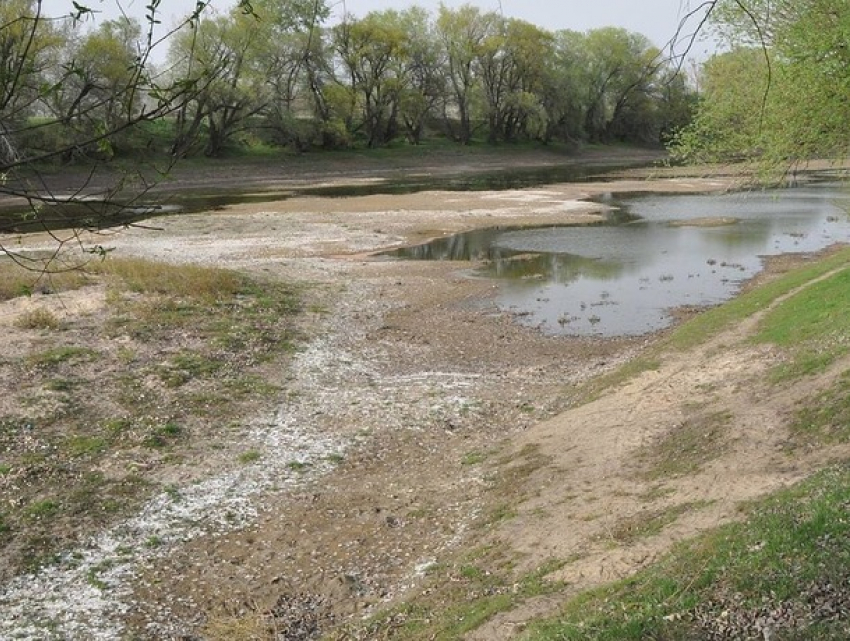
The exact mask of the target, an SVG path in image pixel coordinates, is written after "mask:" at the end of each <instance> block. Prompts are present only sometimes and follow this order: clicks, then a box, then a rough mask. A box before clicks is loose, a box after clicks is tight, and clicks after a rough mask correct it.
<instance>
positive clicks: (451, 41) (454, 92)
mask: <svg viewBox="0 0 850 641" xmlns="http://www.w3.org/2000/svg"><path fill="white" fill-rule="evenodd" d="M499 20H500V17H499V15H498V14H496V13H492V12H490V13H481V10H480V9H478V8H477V7H473V6H472V5H469V4H465V5H463V6H461V7H460V8H458V9H455V10H452V9H449V8H447V7H445V6H444V5H441V6H440V11H439V15H438V17H437V34H438V36H439V38H440V40H441V45H442V47H443V48H444V49H445V51H446V60H445V65H446V68H445V76H446V78H447V79H448V85H449V87H450V94H451V100H449V101H446V104H445V108H444V118H445V122H446V127H447V129H448V130H449V132H450V133H451V134H452V135H453V137H454V138H455V139H456V140H457V141H458V142H461V143H463V144H468V143H469V142H470V141H471V140H472V116H471V112H472V95H473V91H474V89H475V87H476V85H477V77H476V74H475V69H474V68H475V63H476V60H477V58H478V55H479V53H480V47H481V45H482V43H483V42H484V40H485V38H487V36H488V35H491V34H492V33H493V26H494V25H497V24H498V23H499ZM455 116H456V120H457V121H458V123H459V130H457V131H455V128H454V127H453V126H452V122H453V121H454V120H455Z"/></svg>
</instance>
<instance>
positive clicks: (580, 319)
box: [398, 183, 850, 336]
mask: <svg viewBox="0 0 850 641" xmlns="http://www.w3.org/2000/svg"><path fill="white" fill-rule="evenodd" d="M605 203H606V204H608V205H610V206H612V207H614V208H615V212H616V213H615V215H612V217H611V218H610V220H608V221H606V222H605V223H603V224H600V225H594V226H568V227H546V228H532V229H492V230H479V231H476V232H471V233H469V234H461V235H457V236H452V237H449V238H442V239H439V240H438V241H434V242H433V243H430V244H428V245H423V246H421V247H417V248H410V249H408V250H405V251H403V252H399V253H398V255H401V256H404V257H408V258H420V259H431V260H435V259H442V260H446V259H451V260H484V261H486V264H485V265H484V266H483V267H482V268H481V273H482V274H483V275H486V276H488V277H492V278H496V279H498V280H499V281H500V282H501V287H500V293H499V295H498V298H497V302H498V304H499V305H500V307H502V308H503V309H507V310H511V311H513V312H516V313H517V314H518V316H519V318H520V319H521V322H523V323H528V324H531V325H534V326H538V327H540V328H541V329H542V330H543V331H545V332H547V333H552V334H572V335H605V336H618V335H639V334H643V333H646V332H650V331H654V330H657V329H661V328H663V327H666V326H667V325H669V323H670V322H671V319H670V316H669V311H670V309H671V308H675V307H680V306H683V305H693V306H704V305H714V304H717V303H720V302H722V301H724V300H727V299H729V298H731V297H732V296H734V295H735V294H736V293H737V291H738V289H739V287H740V285H741V283H742V282H743V281H744V280H746V279H748V278H751V277H752V276H754V275H755V274H756V273H758V271H759V270H760V269H761V267H762V257H763V256H768V255H776V254H782V253H789V252H812V251H818V250H820V249H823V248H824V247H826V246H828V245H830V244H833V243H835V242H842V241H846V240H847V239H848V238H850V222H849V221H848V216H847V212H848V211H850V199H848V194H847V193H846V192H845V191H844V189H843V188H842V186H841V185H840V184H838V183H829V184H818V185H809V186H805V187H797V188H793V189H784V190H768V191H760V192H747V193H737V194H722V195H716V194H715V195H685V196H683V195H634V196H630V197H625V198H620V199H618V200H614V199H611V198H610V197H609V198H608V199H606V200H605Z"/></svg>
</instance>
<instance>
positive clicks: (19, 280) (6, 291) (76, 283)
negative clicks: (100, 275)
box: [0, 259, 91, 302]
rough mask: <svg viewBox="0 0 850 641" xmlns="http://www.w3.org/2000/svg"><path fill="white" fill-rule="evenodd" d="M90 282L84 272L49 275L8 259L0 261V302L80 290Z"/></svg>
mask: <svg viewBox="0 0 850 641" xmlns="http://www.w3.org/2000/svg"><path fill="white" fill-rule="evenodd" d="M90 282H91V279H90V278H89V277H88V275H87V274H86V273H85V272H84V271H83V270H71V271H67V272H59V273H47V272H44V271H41V270H39V269H27V268H25V267H22V266H21V265H18V264H16V263H14V262H12V261H11V260H8V259H5V260H4V259H0V302H3V301H6V300H11V299H13V298H18V297H19V296H30V295H32V294H34V293H36V292H44V293H49V292H62V291H68V290H72V289H79V288H80V287H84V286H85V285H87V284H89V283H90Z"/></svg>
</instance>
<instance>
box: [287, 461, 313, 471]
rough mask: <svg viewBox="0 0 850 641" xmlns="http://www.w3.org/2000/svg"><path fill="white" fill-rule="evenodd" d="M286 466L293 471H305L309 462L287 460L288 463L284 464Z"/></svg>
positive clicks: (308, 466)
mask: <svg viewBox="0 0 850 641" xmlns="http://www.w3.org/2000/svg"><path fill="white" fill-rule="evenodd" d="M286 468H287V469H288V470H292V471H293V472H306V471H307V470H308V469H310V463H308V462H306V461H289V463H287V464H286Z"/></svg>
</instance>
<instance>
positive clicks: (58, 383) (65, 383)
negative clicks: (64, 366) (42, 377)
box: [44, 378, 79, 392]
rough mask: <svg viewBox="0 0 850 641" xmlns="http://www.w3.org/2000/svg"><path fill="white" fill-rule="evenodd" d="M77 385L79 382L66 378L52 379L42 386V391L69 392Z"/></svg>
mask: <svg viewBox="0 0 850 641" xmlns="http://www.w3.org/2000/svg"><path fill="white" fill-rule="evenodd" d="M78 384H79V381H76V380H72V379H68V378H54V379H51V380H49V381H47V382H46V383H45V384H44V389H46V390H50V391H51V392H71V391H73V390H74V388H75V387H77V385H78Z"/></svg>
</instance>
